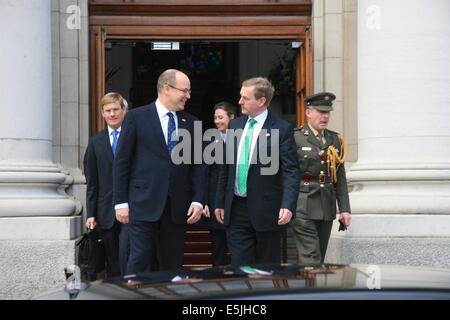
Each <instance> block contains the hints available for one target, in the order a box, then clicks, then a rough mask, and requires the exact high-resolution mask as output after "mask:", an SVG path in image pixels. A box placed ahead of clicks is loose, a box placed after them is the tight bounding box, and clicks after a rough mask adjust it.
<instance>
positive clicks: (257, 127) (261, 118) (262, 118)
mask: <svg viewBox="0 0 450 320" xmlns="http://www.w3.org/2000/svg"><path fill="white" fill-rule="evenodd" d="M268 114H269V111H267V109H266V110H264V111H263V112H262V113H260V114H259V115H257V116H256V117H255V118H253V119H255V120H256V122H255V124H254V125H253V136H252V144H251V147H250V156H249V159H248V161H249V166H250V164H251V163H250V160H251V159H252V156H253V151H254V149H255V146H256V141H258V136H259V133H260V132H261V129H262V127H263V125H264V122H266V119H267V115H268ZM250 119H251V118H250V117H249V118H248V119H247V123H246V124H245V127H244V131H243V132H242V137H241V140H240V141H239V148H238V154H237V158H236V161H237V164H236V176H235V181H234V194H236V195H238V196H240V197H244V196H245V195H242V194H240V193H239V191H238V190H239V189H238V170H237V166H238V164H239V159H241V158H240V157H241V151H242V146H243V145H244V141H245V137H246V135H247V131H248V126H249V120H250Z"/></svg>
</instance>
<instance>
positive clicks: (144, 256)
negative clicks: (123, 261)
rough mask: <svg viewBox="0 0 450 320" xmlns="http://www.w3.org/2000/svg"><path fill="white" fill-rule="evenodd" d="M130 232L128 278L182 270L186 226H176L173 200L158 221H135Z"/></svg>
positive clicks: (130, 224)
mask: <svg viewBox="0 0 450 320" xmlns="http://www.w3.org/2000/svg"><path fill="white" fill-rule="evenodd" d="M128 228H129V236H130V258H129V260H128V266H127V273H128V274H135V273H138V272H150V271H156V270H170V269H177V268H181V267H182V265H183V258H184V241H185V235H186V225H179V224H175V223H174V222H173V221H172V217H171V214H170V200H169V199H167V201H166V206H165V208H164V212H163V214H162V216H161V218H160V219H159V220H158V221H156V222H148V221H135V220H133V219H131V222H130V223H129V226H128ZM156 265H158V267H156Z"/></svg>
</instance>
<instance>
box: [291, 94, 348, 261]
mask: <svg viewBox="0 0 450 320" xmlns="http://www.w3.org/2000/svg"><path fill="white" fill-rule="evenodd" d="M334 99H336V96H335V95H334V94H332V93H328V92H322V93H318V94H314V95H312V96H308V97H306V98H305V102H306V104H307V105H306V119H307V124H305V125H304V126H301V127H298V128H296V129H295V131H294V138H295V142H296V144H297V156H298V161H299V164H300V172H301V173H302V175H301V183H300V193H299V196H298V201H297V211H296V213H297V215H296V218H295V219H294V220H293V221H292V222H291V227H292V229H293V231H294V235H295V240H296V245H297V250H298V256H299V260H300V261H299V262H300V263H302V264H322V263H323V262H324V259H325V253H326V251H327V245H328V240H329V238H330V233H331V227H332V225H333V220H334V219H335V218H336V211H337V210H336V209H337V207H336V201H337V204H338V206H339V212H340V218H339V220H340V224H341V227H340V230H341V229H344V230H345V229H346V228H347V227H349V225H350V202H349V197H348V190H347V180H346V177H345V168H344V160H345V142H344V140H343V139H342V137H341V136H340V135H339V134H338V133H337V132H334V131H331V130H328V129H327V126H328V122H329V120H330V112H331V111H332V110H333V107H332V105H333V100H334Z"/></svg>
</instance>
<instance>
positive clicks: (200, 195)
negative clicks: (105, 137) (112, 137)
mask: <svg viewBox="0 0 450 320" xmlns="http://www.w3.org/2000/svg"><path fill="white" fill-rule="evenodd" d="M157 90H158V99H157V100H156V101H155V102H153V103H152V104H150V105H146V106H143V107H140V108H136V109H133V110H130V111H129V112H128V113H127V116H126V117H125V120H124V123H123V130H122V134H121V138H120V141H119V144H118V147H117V154H116V158H115V161H114V170H113V171H114V204H115V209H116V217H117V219H118V220H119V221H120V222H122V223H125V224H127V223H129V235H130V258H129V261H128V269H127V272H128V273H129V274H132V273H137V272H148V271H151V269H152V268H151V266H150V263H149V261H152V260H153V259H154V256H155V254H157V257H158V263H159V268H160V270H168V269H173V268H179V267H181V266H182V264H183V255H184V240H185V232H186V225H187V224H193V223H196V222H197V221H198V220H199V219H200V217H201V215H202V212H203V203H204V197H205V178H206V177H205V175H206V172H205V166H204V165H202V164H195V163H193V161H184V162H183V163H181V164H175V163H176V162H174V161H173V157H174V154H177V153H175V152H172V151H173V148H174V147H175V145H176V144H177V143H181V140H180V141H178V142H177V141H176V139H177V138H176V137H177V136H178V134H179V131H180V130H181V129H183V132H186V130H187V131H188V132H189V133H190V136H191V142H192V143H193V141H194V138H195V137H194V121H196V120H197V119H196V118H195V117H194V116H192V115H190V114H189V113H187V112H185V111H183V110H184V107H185V104H186V102H187V100H188V99H190V97H191V96H190V93H191V83H190V80H189V78H188V77H187V76H186V75H185V74H184V73H183V72H181V71H178V70H174V69H169V70H166V71H164V72H163V73H162V74H161V75H160V77H159V78H158V83H157ZM180 136H181V134H180ZM197 138H198V139H200V141H199V143H200V146H201V143H202V141H201V138H202V137H201V136H200V137H197ZM183 143H184V141H183ZM190 147H192V145H191V146H190ZM190 151H191V154H192V158H194V157H193V149H192V150H190ZM186 152H188V150H186ZM188 153H189V152H188ZM191 160H192V159H191ZM155 251H156V253H155Z"/></svg>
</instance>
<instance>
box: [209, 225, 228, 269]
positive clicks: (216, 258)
mask: <svg viewBox="0 0 450 320" xmlns="http://www.w3.org/2000/svg"><path fill="white" fill-rule="evenodd" d="M209 232H210V234H211V253H212V264H213V266H224V265H227V264H228V261H227V252H228V245H227V232H226V231H225V230H220V229H211V230H209Z"/></svg>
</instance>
